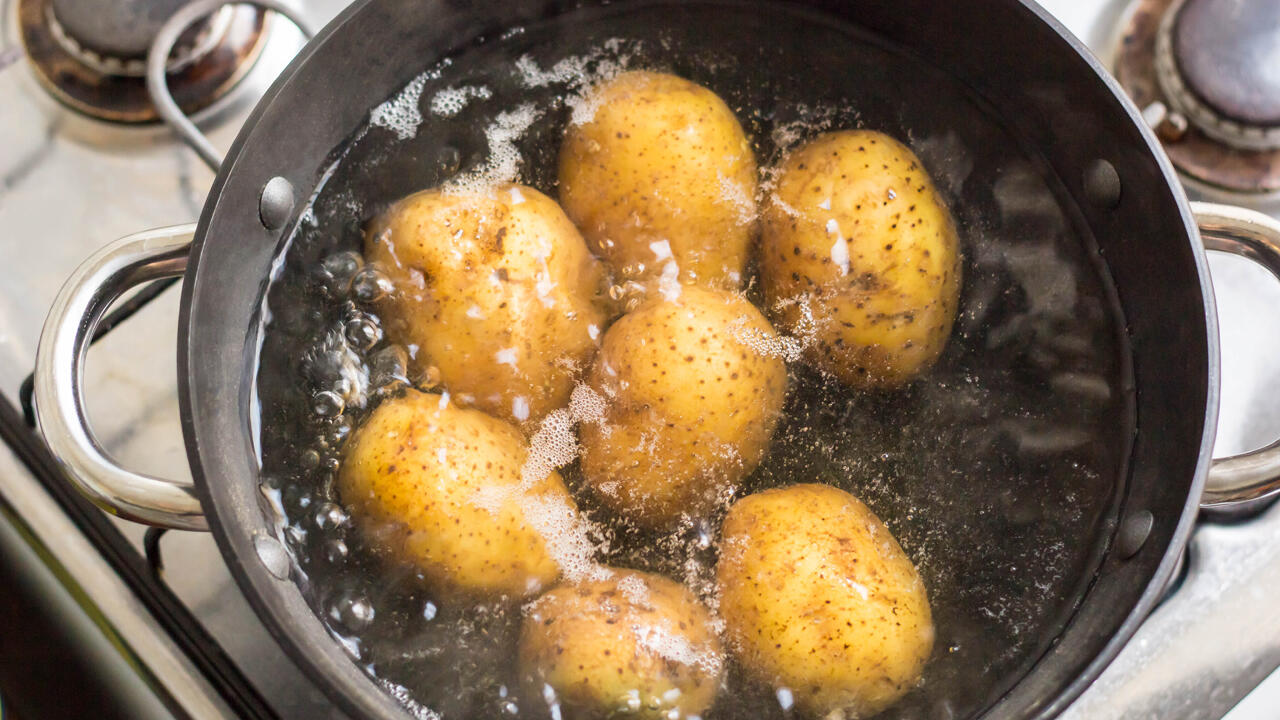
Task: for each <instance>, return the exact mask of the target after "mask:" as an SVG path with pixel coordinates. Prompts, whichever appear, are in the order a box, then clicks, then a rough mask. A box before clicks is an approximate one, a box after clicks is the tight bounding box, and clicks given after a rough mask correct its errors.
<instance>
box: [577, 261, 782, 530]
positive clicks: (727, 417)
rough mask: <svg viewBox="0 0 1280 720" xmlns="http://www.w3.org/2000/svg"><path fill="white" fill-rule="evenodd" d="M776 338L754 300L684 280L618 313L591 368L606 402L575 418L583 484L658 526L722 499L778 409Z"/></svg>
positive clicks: (768, 432) (757, 455) (763, 444)
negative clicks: (590, 417)
mask: <svg viewBox="0 0 1280 720" xmlns="http://www.w3.org/2000/svg"><path fill="white" fill-rule="evenodd" d="M777 342H778V337H777V334H776V333H774V331H773V328H772V327H771V326H770V325H769V321H767V320H765V318H764V316H763V315H761V314H760V311H759V310H757V309H756V308H755V307H754V306H753V305H752V304H751V303H749V302H747V301H746V300H745V299H743V298H742V297H741V296H739V295H736V294H734V293H731V292H728V291H724V290H710V289H705V288H700V287H694V286H690V287H685V288H683V290H682V291H681V292H680V293H679V294H678V295H671V296H667V295H662V294H659V295H658V296H655V297H654V298H651V299H650V300H648V301H646V302H645V303H644V304H643V305H641V306H640V307H639V308H637V309H636V310H635V311H634V312H631V313H628V314H627V315H624V316H623V317H622V318H621V319H620V320H618V321H617V322H616V323H614V325H613V326H612V327H611V328H609V331H608V332H607V333H605V336H604V341H603V343H602V345H601V349H600V353H599V355H597V357H596V361H595V363H594V364H593V365H592V368H591V372H590V374H589V376H588V382H589V383H590V384H591V386H592V388H593V389H595V390H596V392H598V393H599V394H600V395H601V396H603V397H604V398H605V399H606V400H607V401H608V409H607V411H606V414H605V418H604V419H603V421H602V422H598V423H583V424H582V426H581V427H580V429H579V432H580V434H581V439H582V440H581V441H582V471H583V476H584V477H585V479H586V484H587V485H588V486H589V487H590V488H591V489H592V490H593V491H594V492H595V494H596V495H597V496H598V497H599V498H600V499H601V501H602V502H603V503H604V504H605V505H606V506H608V507H610V508H611V509H612V510H613V511H615V512H616V513H617V514H618V515H620V516H621V517H623V518H625V519H627V520H628V521H631V522H634V523H635V524H637V525H638V526H641V527H648V528H655V529H663V528H669V527H670V526H671V525H672V524H673V523H674V521H676V520H677V519H679V518H680V517H681V516H682V515H687V516H692V517H697V516H699V515H703V514H705V513H707V512H708V511H710V510H711V509H712V508H713V507H714V506H715V505H716V504H717V503H720V502H724V501H726V500H727V499H728V497H729V496H730V495H731V493H732V491H733V489H734V486H735V485H736V484H737V482H738V481H739V480H741V479H742V478H743V477H744V476H746V475H747V474H748V473H750V472H751V471H752V470H753V469H755V467H756V465H758V464H759V462H760V460H761V458H762V457H763V456H764V453H765V450H766V449H767V447H768V444H769V440H770V438H771V436H772V435H773V430H774V427H775V426H776V425H777V422H778V418H779V416H780V415H781V412H782V403H783V400H784V398H785V395H786V386H787V369H786V365H785V364H784V363H783V362H782V360H781V359H779V357H778V356H777V355H776V354H775V353H774V351H776V350H777V349H778V348H777V347H776V345H775V344H776V343H777Z"/></svg>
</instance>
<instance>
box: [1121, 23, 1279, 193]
mask: <svg viewBox="0 0 1280 720" xmlns="http://www.w3.org/2000/svg"><path fill="white" fill-rule="evenodd" d="M1126 18H1127V19H1126V21H1125V27H1124V30H1123V32H1122V34H1121V36H1120V43H1119V46H1118V48H1117V52H1116V61H1115V67H1114V72H1115V75H1116V78H1117V79H1118V80H1119V81H1120V85H1121V86H1122V87H1123V88H1124V90H1125V92H1127V93H1128V94H1129V96H1130V97H1131V98H1133V101H1134V102H1135V103H1136V104H1137V105H1138V107H1139V108H1142V112H1143V117H1144V118H1145V119H1147V121H1148V122H1149V123H1150V124H1151V125H1152V126H1153V127H1154V128H1155V129H1156V131H1157V135H1158V136H1159V137H1160V140H1161V141H1162V142H1163V144H1164V149H1165V152H1166V153H1167V154H1168V156H1169V159H1170V160H1172V161H1173V164H1174V165H1175V166H1177V168H1178V170H1179V171H1180V172H1181V173H1182V174H1183V175H1184V177H1185V178H1190V179H1193V180H1196V181H1200V182H1201V183H1203V184H1204V186H1205V187H1206V188H1212V189H1214V190H1217V191H1225V192H1227V193H1229V194H1231V195H1232V198H1233V200H1234V201H1235V202H1244V203H1251V202H1258V201H1269V200H1270V199H1272V198H1280V0H1133V3H1132V5H1131V9H1130V11H1129V12H1128V13H1127V16H1126Z"/></svg>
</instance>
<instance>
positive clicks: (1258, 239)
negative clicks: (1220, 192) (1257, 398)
mask: <svg viewBox="0 0 1280 720" xmlns="http://www.w3.org/2000/svg"><path fill="white" fill-rule="evenodd" d="M1191 210H1192V212H1193V213H1194V214H1195V218H1196V224H1197V225H1199V226H1200V237H1201V239H1202V240H1203V242H1204V246H1205V249H1207V250H1217V251H1220V252H1226V253H1231V254H1232V255H1239V256H1240V257H1245V258H1248V259H1250V260H1252V261H1254V262H1256V263H1258V264H1259V265H1261V266H1263V267H1264V268H1266V269H1267V270H1269V271H1271V274H1272V275H1275V276H1276V277H1277V278H1280V222H1277V221H1276V220H1275V219H1274V218H1272V217H1270V216H1267V215H1264V214H1262V213H1260V212H1255V211H1253V210H1246V209H1244V208H1240V207H1235V206H1232V205H1218V204H1214V203H1202V202H1193V203H1191ZM1276 495H1280V440H1276V441H1275V442H1273V443H1271V444H1270V445H1268V446H1266V447H1264V448H1260V449H1258V450H1253V451H1251V452H1247V453H1241V454H1240V455H1232V456H1231V457H1225V458H1215V459H1214V460H1213V463H1212V464H1211V465H1210V466H1209V478H1208V480H1207V482H1206V483H1205V488H1204V494H1203V495H1201V497H1200V508H1201V509H1202V510H1207V511H1211V512H1218V513H1232V512H1236V511H1241V510H1245V509H1246V507H1247V506H1250V505H1253V504H1255V503H1258V502H1261V501H1263V500H1267V499H1271V498H1274V497H1275V496H1276Z"/></svg>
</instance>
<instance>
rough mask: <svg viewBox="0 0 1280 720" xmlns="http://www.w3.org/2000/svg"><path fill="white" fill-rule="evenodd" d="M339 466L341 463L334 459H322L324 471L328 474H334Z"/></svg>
mask: <svg viewBox="0 0 1280 720" xmlns="http://www.w3.org/2000/svg"><path fill="white" fill-rule="evenodd" d="M340 465H341V463H339V462H338V458H336V457H327V458H325V459H324V463H323V466H324V469H325V470H328V471H329V472H336V471H337V470H338V467H339V466H340Z"/></svg>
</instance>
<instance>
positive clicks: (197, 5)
mask: <svg viewBox="0 0 1280 720" xmlns="http://www.w3.org/2000/svg"><path fill="white" fill-rule="evenodd" d="M226 5H253V6H255V7H258V8H261V9H263V10H272V11H274V12H275V13H277V14H279V15H283V16H284V17H286V18H288V19H289V20H290V21H291V22H292V23H293V24H294V25H295V26H297V28H298V30H299V31H300V32H301V33H302V35H303V37H305V38H306V39H307V40H310V39H311V38H313V37H315V34H316V33H315V30H313V29H312V28H311V23H309V22H307V21H306V19H305V18H303V17H302V15H300V14H299V13H298V12H297V11H295V10H294V9H293V8H292V7H291V6H290V5H289V4H288V3H286V2H284V0H194V1H193V2H188V3H187V4H186V5H183V6H182V7H181V8H180V9H179V10H178V11H177V12H175V13H174V14H173V15H172V16H171V17H170V18H169V19H168V20H166V21H165V23H164V25H162V26H161V27H160V32H158V33H156V39H155V40H154V41H152V43H151V48H150V49H149V50H148V51H147V92H148V93H150V94H151V103H152V104H153V105H155V107H156V114H157V115H159V116H160V119H161V120H163V121H165V123H167V124H168V125H169V127H171V128H173V130H174V132H176V133H177V134H178V137H179V138H181V139H182V141H183V142H185V143H186V144H187V145H189V146H190V147H191V149H192V150H195V151H196V154H197V155H199V156H200V159H201V160H203V161H204V163H205V164H206V165H208V166H209V169H210V170H212V171H214V172H215V173H216V172H218V168H219V166H221V165H222V153H219V152H218V150H217V148H215V147H214V146H213V143H211V142H209V138H208V137H206V136H205V134H204V133H202V132H200V129H199V128H197V127H196V124H195V123H193V122H191V119H190V118H188V117H187V116H186V114H185V113H183V112H182V108H179V107H178V103H177V101H175V100H174V99H173V95H172V94H171V93H170V92H169V80H168V76H167V75H166V74H165V73H166V63H168V61H169V53H171V52H173V46H174V45H176V44H178V38H180V37H182V34H183V33H184V32H186V31H187V28H189V27H191V26H192V25H193V24H195V22H196V21H197V20H199V19H201V18H204V17H207V16H209V15H212V14H213V13H215V12H217V11H218V10H221V9H222V8H223V7H224V6H226Z"/></svg>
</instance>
